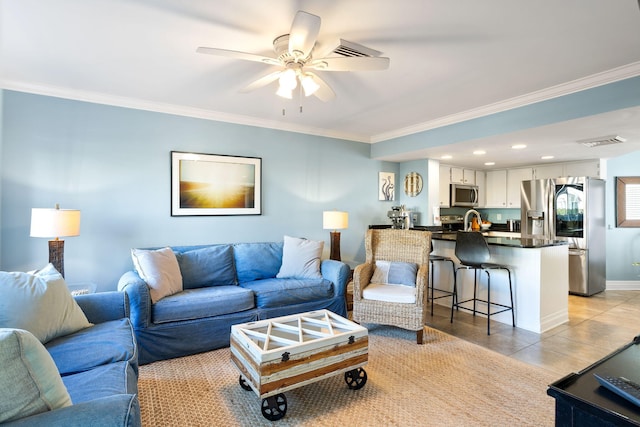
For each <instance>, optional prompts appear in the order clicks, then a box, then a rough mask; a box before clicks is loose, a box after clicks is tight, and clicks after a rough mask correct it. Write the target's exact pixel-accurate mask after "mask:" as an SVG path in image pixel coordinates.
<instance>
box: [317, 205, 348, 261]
mask: <svg viewBox="0 0 640 427" xmlns="http://www.w3.org/2000/svg"><path fill="white" fill-rule="evenodd" d="M348 226H349V214H348V213H347V212H340V211H324V212H323V213H322V228H323V229H325V230H333V231H331V233H330V234H331V255H330V256H329V258H330V259H334V260H336V261H341V259H340V232H339V231H336V230H341V229H343V228H347V227H348Z"/></svg>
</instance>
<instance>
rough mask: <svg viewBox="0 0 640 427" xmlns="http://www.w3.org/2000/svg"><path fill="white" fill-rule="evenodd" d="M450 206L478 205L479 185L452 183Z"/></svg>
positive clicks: (467, 206) (469, 206) (471, 206)
mask: <svg viewBox="0 0 640 427" xmlns="http://www.w3.org/2000/svg"><path fill="white" fill-rule="evenodd" d="M449 195H450V199H449V201H450V206H451V207H454V206H460V207H466V208H474V207H476V206H478V186H476V185H468V184H451V188H450V190H449Z"/></svg>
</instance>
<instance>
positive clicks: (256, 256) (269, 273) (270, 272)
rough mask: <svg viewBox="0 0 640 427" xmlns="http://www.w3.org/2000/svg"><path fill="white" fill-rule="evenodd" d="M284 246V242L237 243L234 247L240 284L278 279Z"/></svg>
mask: <svg viewBox="0 0 640 427" xmlns="http://www.w3.org/2000/svg"><path fill="white" fill-rule="evenodd" d="M283 245H284V242H273V243H236V244H235V245H233V256H234V259H235V264H236V274H237V275H238V282H239V283H243V282H252V281H254V280H260V279H269V278H273V277H276V274H278V271H279V270H280V266H281V265H282V247H283Z"/></svg>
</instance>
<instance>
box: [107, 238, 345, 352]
mask: <svg viewBox="0 0 640 427" xmlns="http://www.w3.org/2000/svg"><path fill="white" fill-rule="evenodd" d="M283 245H284V243H283V242H267V243H234V244H218V245H200V246H173V247H171V249H172V250H173V252H174V253H175V254H176V257H177V260H178V265H179V267H180V273H181V275H182V280H183V290H182V291H181V292H178V293H176V294H173V295H170V296H167V297H164V298H162V299H160V300H159V301H157V302H156V303H155V304H154V303H152V301H151V297H150V293H149V287H148V285H147V283H146V282H145V281H144V280H143V279H142V278H141V277H140V275H139V274H138V273H137V272H136V271H128V272H126V273H125V274H124V275H122V277H121V278H120V281H119V283H118V289H119V290H121V291H124V292H126V293H127V295H128V296H129V300H130V303H131V320H132V323H133V327H134V330H135V334H136V338H137V342H138V350H139V359H138V360H139V363H140V364H145V363H150V362H153V361H156V360H162V359H169V358H174V357H179V356H186V355H189V354H195V353H200V352H204V351H209V350H214V349H217V348H221V347H226V346H229V335H230V333H231V325H233V324H237V323H245V322H252V321H256V320H260V319H267V318H272V317H277V316H283V315H287V314H293V313H301V312H305V311H312V310H319V309H328V310H331V311H333V312H335V313H337V314H340V315H342V316H346V315H347V309H346V301H345V290H346V285H347V279H348V277H349V274H350V268H349V266H348V265H347V264H345V263H342V262H339V261H334V260H323V261H321V264H320V273H321V277H320V278H312V279H309V278H305V279H295V278H276V275H277V274H278V272H279V270H280V266H281V264H282V260H283Z"/></svg>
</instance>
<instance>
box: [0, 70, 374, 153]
mask: <svg viewBox="0 0 640 427" xmlns="http://www.w3.org/2000/svg"><path fill="white" fill-rule="evenodd" d="M0 88H3V89H6V90H13V91H17V92H26V93H31V94H35V95H43V96H51V97H55V98H63V99H70V100H74V101H82V102H90V103H93V104H102V105H110V106H114V107H123V108H132V109H135V110H144V111H153V112H156V113H165V114H172V115H176V116H185V117H193V118H197V119H204V120H211V121H217V122H225V123H233V124H239V125H245V126H253V127H261V128H267V129H274V130H280V131H285V132H295V133H302V134H305V135H314V136H322V137H327V138H335V139H344V140H348V141H357V142H367V143H368V142H369V137H368V136H367V135H359V134H348V133H344V132H336V131H332V130H328V129H321V128H314V127H309V126H300V125H295V124H290V123H282V122H278V121H275V120H264V119H258V118H255V117H249V116H243V115H240V114H229V113H224V112H220V111H212V110H206V109H204V108H195V107H186V106H183V105H176V104H167V103H160V102H153V101H146V100H141V99H135V98H127V97H122V96H115V95H108V94H104V93H98V92H89V91H81V90H74V89H69V88H63V87H57V86H48V85H35V84H31V83H25V82H19V81H13V80H3V81H0Z"/></svg>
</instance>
